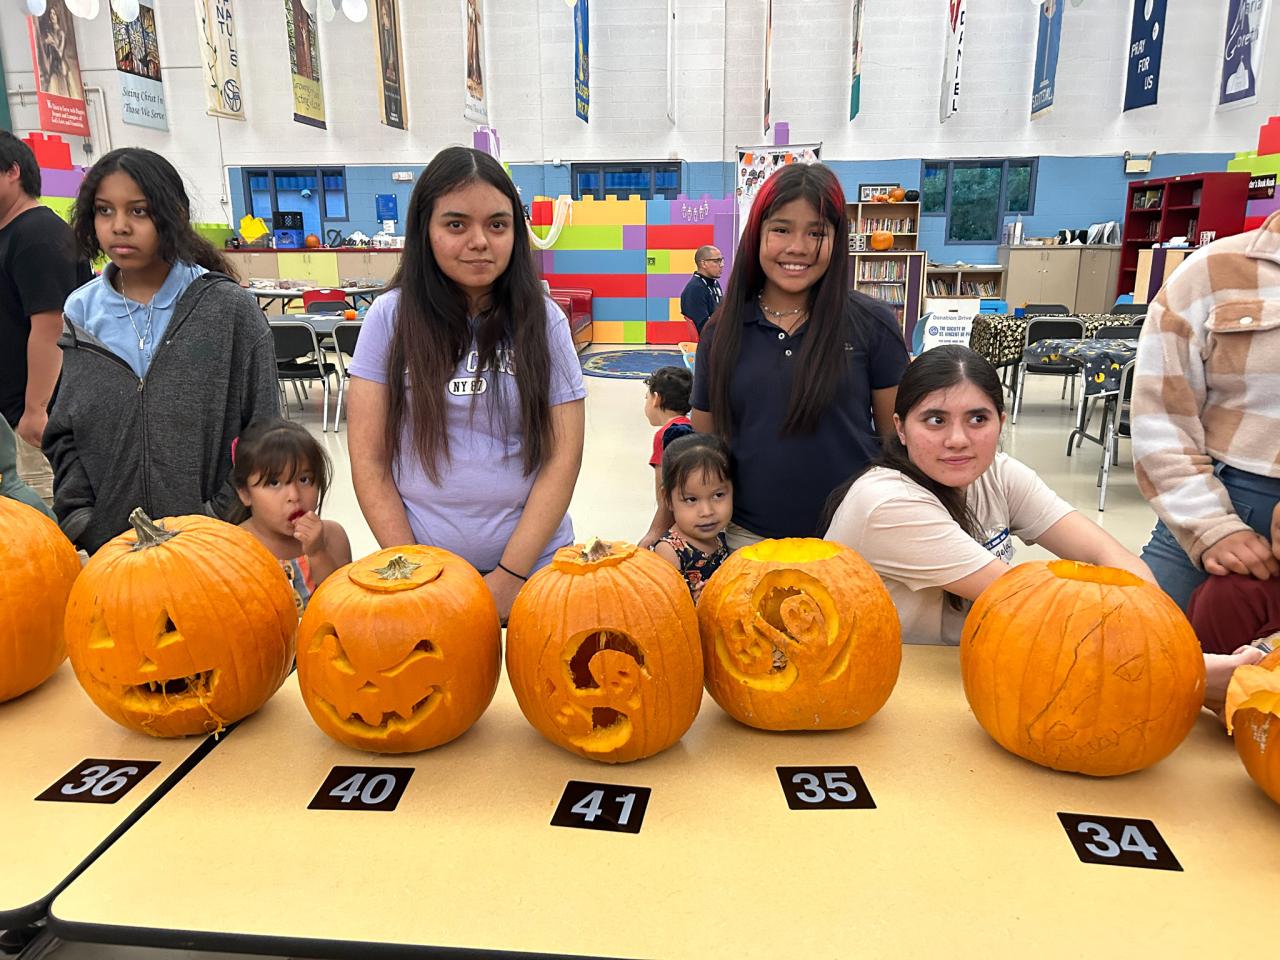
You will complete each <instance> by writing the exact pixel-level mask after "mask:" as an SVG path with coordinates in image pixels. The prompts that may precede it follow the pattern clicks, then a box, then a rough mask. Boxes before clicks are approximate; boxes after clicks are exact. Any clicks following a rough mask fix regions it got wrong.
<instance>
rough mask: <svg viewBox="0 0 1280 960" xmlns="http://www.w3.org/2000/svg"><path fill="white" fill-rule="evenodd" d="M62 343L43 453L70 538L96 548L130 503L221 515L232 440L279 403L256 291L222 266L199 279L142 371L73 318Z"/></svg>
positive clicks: (155, 513) (232, 497) (153, 512)
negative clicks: (55, 394)
mask: <svg viewBox="0 0 1280 960" xmlns="http://www.w3.org/2000/svg"><path fill="white" fill-rule="evenodd" d="M58 344H59V346H61V347H62V379H61V381H60V384H59V387H58V397H57V401H56V402H55V403H54V405H53V409H52V410H51V411H50V413H49V425H48V427H47V428H46V429H45V434H44V452H45V455H46V456H47V457H48V458H49V462H50V463H52V464H53V470H54V500H53V509H54V512H55V513H56V514H57V515H58V522H59V524H60V525H61V526H62V529H63V531H64V532H65V533H66V534H67V536H68V537H70V538H71V540H72V541H73V542H74V543H75V544H76V545H77V546H79V547H82V548H84V549H85V550H86V551H88V552H89V553H93V552H94V551H96V550H97V549H98V548H99V547H101V546H102V545H103V544H104V543H106V542H107V541H108V540H110V539H111V538H112V537H114V536H116V535H117V534H119V533H121V532H123V531H124V530H126V529H128V527H129V519H128V518H129V513H130V511H132V510H133V508H134V507H142V508H143V509H144V510H145V511H146V512H147V513H148V514H149V515H150V516H152V517H155V518H159V517H172V516H180V515H183V514H190V513H203V514H207V515H209V516H214V517H219V518H225V517H226V516H227V514H228V511H229V509H230V508H231V506H232V505H233V504H234V503H236V502H237V497H236V492H235V488H234V487H233V486H232V484H231V482H230V478H231V441H232V440H233V439H234V438H235V437H237V436H239V435H240V432H241V431H242V430H243V429H244V428H245V427H246V426H247V425H248V424H249V421H250V420H253V419H254V418H256V417H274V416H278V415H279V411H280V400H279V389H278V386H277V382H276V356H275V347H274V345H273V343H272V339H271V329H270V328H269V327H268V326H267V319H266V317H265V316H264V315H263V313H262V311H261V310H259V309H258V307H257V306H256V305H255V304H254V302H253V298H252V297H250V296H249V295H248V294H247V293H245V292H244V291H243V290H241V289H240V287H239V285H238V284H236V282H235V281H234V280H232V279H231V278H229V277H226V276H223V275H222V274H219V273H206V274H203V275H202V276H200V277H197V278H196V279H195V280H194V281H192V283H191V285H190V286H189V287H187V289H186V291H185V292H184V293H183V294H182V296H181V297H180V298H179V299H178V303H177V305H176V306H175V308H174V313H173V320H172V321H171V322H170V324H169V326H168V328H167V329H166V330H165V333H164V339H163V341H161V343H160V344H159V346H158V347H157V349H156V352H155V357H154V359H153V360H152V362H151V365H150V367H148V369H147V374H146V376H145V377H144V378H143V379H141V380H139V379H138V377H137V375H136V374H134V372H133V370H132V369H131V368H130V367H129V365H128V364H127V363H125V362H124V360H122V359H121V358H120V357H118V356H116V355H115V354H114V353H112V352H111V350H110V349H109V348H107V347H106V346H105V345H104V344H103V343H102V342H101V341H100V340H98V339H97V338H96V337H94V336H93V335H91V334H89V333H87V332H86V331H85V330H83V329H82V328H80V327H77V326H76V325H75V324H73V323H72V322H71V321H70V320H67V321H66V326H65V329H64V330H63V334H62V338H61V339H60V340H59V341H58Z"/></svg>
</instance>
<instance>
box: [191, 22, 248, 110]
mask: <svg viewBox="0 0 1280 960" xmlns="http://www.w3.org/2000/svg"><path fill="white" fill-rule="evenodd" d="M231 3H232V0H195V4H196V26H197V27H199V30H200V60H201V62H203V63H204V96H205V103H206V104H207V106H206V108H205V112H206V113H208V114H209V116H211V117H226V118H227V119H228V120H243V119H244V99H243V97H242V96H241V93H240V51H239V45H238V44H237V43H236V15H235V11H234V10H233V9H232V6H231Z"/></svg>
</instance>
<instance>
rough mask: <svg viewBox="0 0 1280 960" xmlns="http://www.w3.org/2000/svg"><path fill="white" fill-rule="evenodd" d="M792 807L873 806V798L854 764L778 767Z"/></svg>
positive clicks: (835, 807)
mask: <svg viewBox="0 0 1280 960" xmlns="http://www.w3.org/2000/svg"><path fill="white" fill-rule="evenodd" d="M778 780H779V781H780V782H781V784H782V792H783V794H784V795H785V796H786V798H787V806H788V807H790V808H791V809H792V810H874V809H875V807H876V802H875V800H873V799H872V797H871V791H870V790H868V789H867V785H866V783H864V782H863V779H862V774H861V773H859V772H858V768H857V767H778Z"/></svg>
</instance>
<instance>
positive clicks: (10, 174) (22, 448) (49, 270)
mask: <svg viewBox="0 0 1280 960" xmlns="http://www.w3.org/2000/svg"><path fill="white" fill-rule="evenodd" d="M39 197H40V166H39V164H37V163H36V158H35V154H33V153H32V152H31V148H30V147H28V146H27V145H26V144H25V143H23V142H22V141H21V140H19V139H18V138H17V137H15V136H14V135H13V134H12V133H9V132H8V131H0V414H2V415H3V416H4V419H5V420H6V421H8V423H9V426H11V427H12V428H13V430H14V432H15V433H16V434H17V435H18V474H19V476H21V477H22V479H23V480H24V481H25V482H26V483H27V484H28V485H30V486H31V487H32V488H33V489H34V490H35V491H36V492H37V493H38V494H39V495H40V496H41V498H42V499H44V500H45V502H46V503H50V504H52V502H53V472H52V471H51V470H50V469H49V463H48V461H47V460H45V458H44V455H43V454H42V453H41V452H40V440H41V437H42V436H43V435H44V428H45V424H46V423H48V421H49V403H50V401H51V400H52V398H53V391H54V387H55V386H56V385H57V382H58V373H59V371H60V370H61V369H62V352H61V351H60V350H59V349H58V336H59V334H61V332H62V305H63V303H64V302H65V301H66V299H67V295H68V294H69V293H71V291H72V290H74V289H76V287H79V286H80V285H81V284H84V283H87V282H88V281H89V280H91V279H92V277H93V274H92V272H91V271H90V269H89V264H88V261H86V260H84V259H83V258H81V257H79V256H78V254H77V253H76V248H75V239H74V237H72V235H71V228H70V227H69V226H67V224H66V223H64V222H63V220H62V219H61V218H60V217H59V216H58V215H57V214H56V213H54V212H53V211H52V210H50V209H49V208H48V207H45V206H42V205H41V203H40V201H39Z"/></svg>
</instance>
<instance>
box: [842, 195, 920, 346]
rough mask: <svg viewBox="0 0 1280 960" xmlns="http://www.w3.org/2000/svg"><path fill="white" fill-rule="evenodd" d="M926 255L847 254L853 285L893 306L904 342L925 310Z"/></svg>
mask: <svg viewBox="0 0 1280 960" xmlns="http://www.w3.org/2000/svg"><path fill="white" fill-rule="evenodd" d="M868 206H870V204H868ZM875 206H884V204H875ZM927 256H928V254H926V253H925V252H924V251H923V250H885V251H883V252H877V251H874V250H859V251H857V252H856V253H850V254H849V264H850V269H851V270H852V272H853V287H854V289H855V290H857V291H858V292H859V293H863V294H866V295H867V296H869V297H874V298H875V299H877V300H883V301H884V302H885V303H888V304H890V305H891V306H892V307H893V311H894V314H895V315H896V316H897V318H898V327H899V329H901V331H902V336H903V339H904V340H905V341H906V342H907V343H910V342H911V336H912V334H913V333H914V332H915V326H916V321H917V320H919V319H920V315H921V313H923V312H924V280H925V260H926V258H927Z"/></svg>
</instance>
